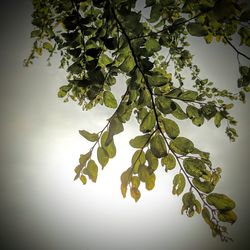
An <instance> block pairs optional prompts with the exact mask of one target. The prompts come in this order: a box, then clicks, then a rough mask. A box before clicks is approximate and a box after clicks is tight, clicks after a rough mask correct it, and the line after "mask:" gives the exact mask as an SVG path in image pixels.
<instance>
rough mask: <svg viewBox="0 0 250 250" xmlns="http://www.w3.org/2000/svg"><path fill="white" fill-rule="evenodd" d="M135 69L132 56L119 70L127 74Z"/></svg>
mask: <svg viewBox="0 0 250 250" xmlns="http://www.w3.org/2000/svg"><path fill="white" fill-rule="evenodd" d="M134 67H135V61H134V58H133V56H132V55H129V56H128V57H127V58H126V59H125V60H124V62H123V63H122V64H121V65H120V66H119V69H120V70H121V71H123V72H125V73H129V72H130V71H132V70H133V68H134Z"/></svg>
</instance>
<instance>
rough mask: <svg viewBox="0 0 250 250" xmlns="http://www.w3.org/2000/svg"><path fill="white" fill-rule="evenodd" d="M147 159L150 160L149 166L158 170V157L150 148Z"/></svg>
mask: <svg viewBox="0 0 250 250" xmlns="http://www.w3.org/2000/svg"><path fill="white" fill-rule="evenodd" d="M146 160H147V161H148V166H149V167H150V168H151V169H153V170H156V169H157V167H158V158H156V157H155V155H154V154H153V153H152V151H151V150H150V149H148V150H147V152H146Z"/></svg>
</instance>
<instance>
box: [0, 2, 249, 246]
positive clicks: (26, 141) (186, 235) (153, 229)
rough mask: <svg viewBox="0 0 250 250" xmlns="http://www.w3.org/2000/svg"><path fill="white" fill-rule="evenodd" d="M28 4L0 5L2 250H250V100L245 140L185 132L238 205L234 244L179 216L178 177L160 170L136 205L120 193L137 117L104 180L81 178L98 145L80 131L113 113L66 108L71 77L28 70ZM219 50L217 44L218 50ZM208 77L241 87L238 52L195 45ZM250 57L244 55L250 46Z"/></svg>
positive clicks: (244, 116)
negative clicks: (80, 167)
mask: <svg viewBox="0 0 250 250" xmlns="http://www.w3.org/2000/svg"><path fill="white" fill-rule="evenodd" d="M31 13H32V6H31V3H30V1H28V0H26V1H24V0H23V1H17V0H16V1H14V0H9V1H4V2H3V3H1V15H0V30H1V46H0V59H1V66H0V87H1V91H0V112H1V130H0V142H1V147H0V161H1V163H0V167H1V168H0V170H1V174H0V196H1V197H0V199H1V203H0V211H1V214H0V237H1V239H0V248H1V249H34V250H36V249H77V250H78V249H82V250H101V249H109V250H115V249H117V250H122V249H124V250H125V249H126V250H142V249H148V250H151V249H152V250H153V249H154V250H165V249H169V250H172V249H173V250H175V249H176V250H189V249H202V250H203V249H204V250H212V249H216V250H217V249H227V250H233V249H246V245H247V244H248V233H249V231H250V227H249V214H248V211H249V208H248V205H249V199H250V198H249V192H250V187H249V176H250V175H249V173H250V171H249V158H248V157H249V152H250V150H249V148H250V133H249V127H250V119H249V108H250V104H249V103H250V100H249V98H248V100H249V101H248V103H247V104H246V105H242V104H240V103H239V104H237V105H236V108H235V109H234V112H233V114H234V115H235V117H236V119H237V120H238V121H239V125H238V130H239V135H240V137H239V139H238V140H237V142H235V143H230V142H229V140H228V138H227V137H226V135H225V133H224V130H225V127H224V126H222V128H220V129H216V128H215V127H214V126H213V124H212V122H209V123H207V124H206V125H204V126H202V127H201V128H197V127H194V126H193V125H192V124H188V123H187V124H185V127H183V130H182V135H183V136H187V137H188V138H190V139H192V140H193V141H194V142H195V145H196V146H197V147H199V148H201V149H204V150H205V151H209V152H210V153H211V157H212V160H213V163H214V166H221V167H222V169H223V174H222V179H221V182H220V183H219V184H218V187H217V191H218V192H222V193H226V194H228V195H229V196H230V197H232V198H234V199H235V201H236V202H237V208H236V212H237V214H238V221H237V223H235V225H233V226H232V227H230V226H229V232H230V233H231V235H232V237H233V238H234V239H235V241H234V243H227V244H226V243H221V242H220V240H219V239H217V238H212V236H211V233H210V230H209V228H208V227H207V225H206V224H205V223H204V222H203V220H202V218H201V217H200V216H195V217H194V218H191V219H190V218H187V217H186V216H185V215H181V213H180V210H181V205H182V204H181V198H180V197H174V196H173V195H172V194H171V190H172V179H173V175H174V173H168V174H166V173H165V172H164V171H163V170H159V171H157V183H156V187H155V189H154V190H153V191H151V192H146V191H142V197H141V200H140V201H139V202H138V203H135V202H134V201H133V200H132V199H131V198H130V197H128V198H127V199H123V198H122V196H121V194H120V174H121V173H122V172H123V171H124V170H125V169H127V168H128V167H129V165H130V158H131V154H132V153H133V151H132V150H131V148H130V147H129V145H128V140H129V139H130V138H133V136H135V135H136V134H137V132H138V129H137V125H136V123H134V121H132V122H130V123H128V124H127V125H126V130H125V132H124V133H123V134H122V135H119V136H117V139H116V144H117V148H118V152H117V156H116V158H115V159H113V160H112V161H111V162H110V163H109V165H108V166H107V167H106V168H105V170H104V171H100V173H99V176H98V181H97V184H92V183H90V182H89V183H88V185H86V186H82V185H81V183H80V182H79V181H77V182H74V181H73V178H74V171H73V169H74V167H75V166H76V165H77V163H78V158H79V155H80V154H81V153H86V152H87V151H88V149H89V148H90V146H91V144H89V143H87V142H86V141H85V140H84V139H82V138H81V137H80V135H79V134H78V130H80V129H87V130H90V131H93V132H94V131H99V130H100V129H102V127H103V126H104V125H105V123H106V122H105V121H106V119H107V118H108V117H109V115H110V114H111V111H106V109H103V108H96V109H94V110H93V111H91V112H83V111H81V108H80V107H79V106H77V105H76V104H75V103H67V104H64V103H63V102H62V101H61V100H60V99H58V98H57V89H58V87H59V86H61V85H63V84H64V83H65V72H64V71H63V70H59V69H58V60H57V58H56V59H54V60H53V66H52V67H47V66H46V60H45V59H42V60H39V61H37V62H36V63H35V64H34V66H31V67H29V68H23V67H22V61H23V59H24V58H25V57H27V55H28V54H29V51H30V48H31V46H32V41H31V40H30V38H29V37H30V35H29V33H30V31H31V30H32V27H31V25H30V20H31V19H30V15H31ZM211 47H212V48H211ZM192 51H193V53H194V54H195V55H196V57H195V61H196V62H197V63H199V64H200V67H201V70H202V76H204V77H209V78H210V79H211V80H213V81H214V82H216V83H218V85H219V86H221V88H230V89H232V90H236V81H237V77H238V69H237V67H236V66H237V64H236V63H237V61H236V55H235V53H234V52H233V51H232V50H231V48H228V47H225V46H223V45H215V46H207V45H206V44H205V43H204V42H203V41H201V39H193V40H192ZM245 51H246V50H245Z"/></svg>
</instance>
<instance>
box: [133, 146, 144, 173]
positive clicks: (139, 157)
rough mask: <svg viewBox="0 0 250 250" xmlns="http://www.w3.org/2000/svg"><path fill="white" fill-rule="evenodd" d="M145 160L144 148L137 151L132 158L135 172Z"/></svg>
mask: <svg viewBox="0 0 250 250" xmlns="http://www.w3.org/2000/svg"><path fill="white" fill-rule="evenodd" d="M145 162H146V157H145V153H144V152H143V150H137V151H135V153H134V154H133V156H132V159H131V163H132V167H133V172H134V173H137V172H138V169H139V166H140V165H143V164H144V163H145Z"/></svg>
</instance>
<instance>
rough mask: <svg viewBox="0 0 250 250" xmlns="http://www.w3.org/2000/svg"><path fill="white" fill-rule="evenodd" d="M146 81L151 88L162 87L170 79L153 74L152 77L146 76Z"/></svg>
mask: <svg viewBox="0 0 250 250" xmlns="http://www.w3.org/2000/svg"><path fill="white" fill-rule="evenodd" d="M147 79H148V82H149V84H150V85H151V86H153V87H162V86H165V85H167V84H169V81H170V80H171V77H170V75H169V78H167V77H165V76H163V75H158V74H153V75H147ZM165 98H166V97H165Z"/></svg>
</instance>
